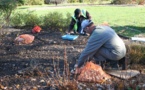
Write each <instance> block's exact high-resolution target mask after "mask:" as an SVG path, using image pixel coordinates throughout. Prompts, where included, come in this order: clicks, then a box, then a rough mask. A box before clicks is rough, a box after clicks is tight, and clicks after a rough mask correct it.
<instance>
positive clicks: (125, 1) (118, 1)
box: [111, 0, 132, 4]
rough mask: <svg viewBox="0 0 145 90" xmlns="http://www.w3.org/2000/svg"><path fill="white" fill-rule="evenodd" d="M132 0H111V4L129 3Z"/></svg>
mask: <svg viewBox="0 0 145 90" xmlns="http://www.w3.org/2000/svg"><path fill="white" fill-rule="evenodd" d="M131 2H132V0H113V1H112V2H111V3H112V4H130V3H131Z"/></svg>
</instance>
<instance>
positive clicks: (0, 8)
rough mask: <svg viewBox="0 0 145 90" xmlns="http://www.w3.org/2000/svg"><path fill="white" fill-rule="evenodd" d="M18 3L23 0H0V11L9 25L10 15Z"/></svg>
mask: <svg viewBox="0 0 145 90" xmlns="http://www.w3.org/2000/svg"><path fill="white" fill-rule="evenodd" d="M19 3H23V0H15V1H14V0H0V12H2V13H3V14H5V15H4V18H5V21H6V24H7V25H9V21H10V16H11V13H12V11H13V10H14V9H16V7H17V5H18V4H19Z"/></svg>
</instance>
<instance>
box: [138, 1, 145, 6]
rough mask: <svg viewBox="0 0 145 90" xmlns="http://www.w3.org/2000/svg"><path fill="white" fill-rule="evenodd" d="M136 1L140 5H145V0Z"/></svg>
mask: <svg viewBox="0 0 145 90" xmlns="http://www.w3.org/2000/svg"><path fill="white" fill-rule="evenodd" d="M136 2H137V3H138V5H144V3H145V0H136Z"/></svg>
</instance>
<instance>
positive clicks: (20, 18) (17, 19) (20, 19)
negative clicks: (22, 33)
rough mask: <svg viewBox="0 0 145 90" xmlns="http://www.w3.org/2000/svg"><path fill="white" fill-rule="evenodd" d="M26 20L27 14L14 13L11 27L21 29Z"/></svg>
mask: <svg viewBox="0 0 145 90" xmlns="http://www.w3.org/2000/svg"><path fill="white" fill-rule="evenodd" d="M24 18H25V14H23V13H19V12H17V13H14V15H13V16H11V23H10V24H11V26H13V27H21V26H24Z"/></svg>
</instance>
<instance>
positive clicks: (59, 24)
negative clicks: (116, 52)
mask: <svg viewBox="0 0 145 90" xmlns="http://www.w3.org/2000/svg"><path fill="white" fill-rule="evenodd" d="M68 16H70V14H67V18H64V17H63V15H62V13H58V12H52V13H48V14H46V15H45V16H44V19H43V23H44V26H45V27H48V28H50V29H52V30H59V31H62V29H64V28H65V27H66V26H67V25H68V22H69V19H70V18H68Z"/></svg>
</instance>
